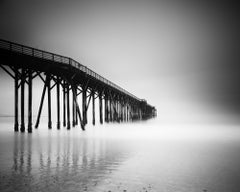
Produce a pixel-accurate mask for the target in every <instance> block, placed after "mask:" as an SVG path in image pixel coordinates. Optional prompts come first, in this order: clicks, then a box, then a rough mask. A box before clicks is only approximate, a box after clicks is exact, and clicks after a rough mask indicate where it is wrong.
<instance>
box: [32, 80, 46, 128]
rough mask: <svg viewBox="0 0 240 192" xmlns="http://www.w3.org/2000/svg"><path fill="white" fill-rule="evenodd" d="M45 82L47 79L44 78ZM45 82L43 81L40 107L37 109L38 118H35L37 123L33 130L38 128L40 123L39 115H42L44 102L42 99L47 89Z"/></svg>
mask: <svg viewBox="0 0 240 192" xmlns="http://www.w3.org/2000/svg"><path fill="white" fill-rule="evenodd" d="M46 80H47V78H46ZM46 80H45V83H44V87H43V92H42V97H41V102H40V106H39V109H38V116H37V121H36V124H35V128H38V125H39V122H40V117H41V113H42V106H43V101H44V97H45V93H46V88H47V84H46Z"/></svg>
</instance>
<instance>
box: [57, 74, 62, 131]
mask: <svg viewBox="0 0 240 192" xmlns="http://www.w3.org/2000/svg"><path fill="white" fill-rule="evenodd" d="M60 126H61V125H60V79H59V76H58V77H57V129H60Z"/></svg>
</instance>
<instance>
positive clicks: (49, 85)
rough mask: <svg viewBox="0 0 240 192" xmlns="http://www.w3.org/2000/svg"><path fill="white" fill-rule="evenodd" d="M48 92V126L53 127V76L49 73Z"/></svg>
mask: <svg viewBox="0 0 240 192" xmlns="http://www.w3.org/2000/svg"><path fill="white" fill-rule="evenodd" d="M46 83H47V92H48V128H49V129H51V128H52V107H51V76H50V74H47V82H46Z"/></svg>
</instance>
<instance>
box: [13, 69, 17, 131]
mask: <svg viewBox="0 0 240 192" xmlns="http://www.w3.org/2000/svg"><path fill="white" fill-rule="evenodd" d="M14 72H15V77H14V105H15V106H14V115H15V117H14V119H15V123H14V131H18V69H17V68H15V71H14Z"/></svg>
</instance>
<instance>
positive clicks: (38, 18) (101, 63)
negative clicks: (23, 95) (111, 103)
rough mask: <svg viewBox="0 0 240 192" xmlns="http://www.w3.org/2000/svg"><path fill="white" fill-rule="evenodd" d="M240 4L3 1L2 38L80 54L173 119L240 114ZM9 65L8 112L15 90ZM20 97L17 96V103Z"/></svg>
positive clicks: (0, 10)
mask: <svg viewBox="0 0 240 192" xmlns="http://www.w3.org/2000/svg"><path fill="white" fill-rule="evenodd" d="M237 12H238V10H237V9H234V6H230V5H227V4H211V3H209V2H208V3H206V4H205V3H198V2H197V1H189V2H188V1H172V0H170V1H160V0H159V1H158V0H156V1H154V0H148V1H144V0H96V1H93V0H86V1H83V0H68V1H63V0H62V1H61V0H53V1H51V0H41V1H39V0H38V1H35V0H21V1H13V0H1V1H0V23H1V25H0V28H1V30H0V38H3V39H7V40H10V41H14V42H18V43H22V44H26V45H29V46H33V47H36V48H39V49H43V50H47V51H51V52H54V53H59V54H62V55H65V56H69V57H72V58H73V59H75V60H77V61H79V62H80V63H82V64H84V65H86V66H87V67H89V68H90V69H92V70H94V71H96V72H97V73H99V74H100V75H102V76H104V77H106V78H107V79H109V80H111V81H112V82H114V83H116V84H118V85H120V86H121V87H123V88H125V89H126V90H128V91H129V92H131V93H133V94H135V95H136V96H137V97H139V98H144V99H146V100H147V101H148V103H150V104H151V105H154V106H156V107H157V110H158V113H159V116H160V117H164V118H166V119H169V120H172V119H182V120H183V119H184V120H189V119H191V118H192V119H199V118H200V119H206V120H209V119H214V120H216V119H217V120H222V119H224V120H229V119H230V120H234V119H235V118H236V119H238V118H239V114H240V91H239V90H240V86H239V82H240V75H239V72H240V70H239V69H240V67H239V65H238V62H237V61H238V60H237V56H238V53H239V51H238V50H239V44H236V42H237V39H236V37H237V34H239V26H238V25H239V24H238V21H237ZM12 84H13V81H10V78H9V77H7V75H5V73H3V72H2V70H1V83H0V86H1V89H2V90H4V94H1V95H0V102H1V109H0V113H1V114H4V113H11V111H12V109H11V110H10V109H9V111H10V112H7V111H8V109H7V108H6V107H5V108H3V107H2V106H4V105H5V103H6V98H9V97H13V96H12V94H13V91H12V90H11V89H12V87H11V86H9V85H12ZM12 103H13V102H12Z"/></svg>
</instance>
